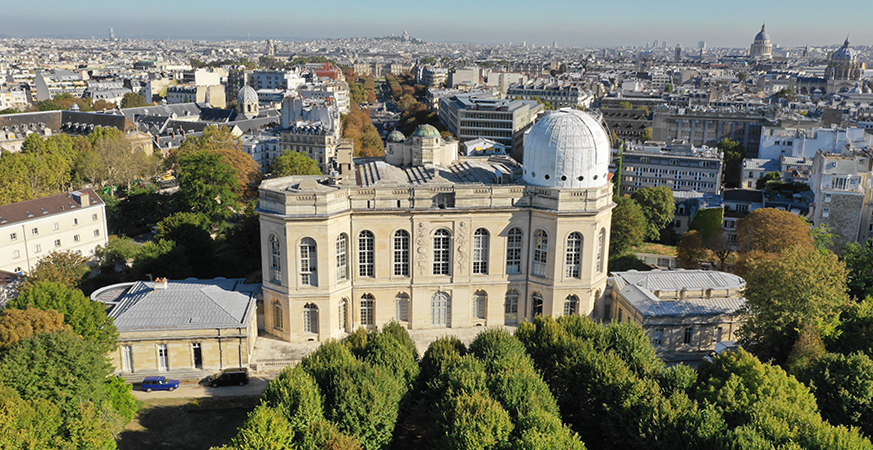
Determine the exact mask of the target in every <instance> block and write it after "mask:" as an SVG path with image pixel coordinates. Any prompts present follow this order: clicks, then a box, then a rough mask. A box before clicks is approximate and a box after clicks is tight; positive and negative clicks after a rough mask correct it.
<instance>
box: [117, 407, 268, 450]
mask: <svg viewBox="0 0 873 450" xmlns="http://www.w3.org/2000/svg"><path fill="white" fill-rule="evenodd" d="M259 401H260V396H251V397H212V398H158V399H149V400H145V401H143V408H142V410H140V412H139V413H138V414H137V415H136V417H135V418H134V419H133V420H132V421H131V422H130V423H129V424H128V425H127V427H125V429H124V431H123V432H122V433H121V434H120V435H119V436H118V448H119V450H146V449H174V450H205V449H209V448H210V447H214V446H220V445H224V444H226V443H228V442H229V441H230V439H231V438H233V437H234V436H235V435H236V430H237V428H238V427H240V426H241V425H242V424H243V422H245V420H246V418H247V417H248V414H249V412H251V411H252V410H253V409H254V408H255V405H257V404H258V402H259Z"/></svg>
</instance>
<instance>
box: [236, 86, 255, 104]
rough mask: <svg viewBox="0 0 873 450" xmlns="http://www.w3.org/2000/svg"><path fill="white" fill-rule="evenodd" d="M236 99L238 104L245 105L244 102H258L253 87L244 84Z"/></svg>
mask: <svg viewBox="0 0 873 450" xmlns="http://www.w3.org/2000/svg"><path fill="white" fill-rule="evenodd" d="M237 100H238V103H239V104H240V105H245V104H246V103H258V93H257V92H256V91H255V89H254V88H253V87H251V86H248V85H246V86H245V87H243V88H242V89H240V91H239V96H238V97H237Z"/></svg>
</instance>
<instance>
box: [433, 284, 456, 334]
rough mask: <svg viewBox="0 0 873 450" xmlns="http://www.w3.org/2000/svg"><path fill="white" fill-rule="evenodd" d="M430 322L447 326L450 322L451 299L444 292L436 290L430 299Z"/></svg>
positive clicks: (436, 325)
mask: <svg viewBox="0 0 873 450" xmlns="http://www.w3.org/2000/svg"><path fill="white" fill-rule="evenodd" d="M430 308H431V309H430V324H431V325H433V326H435V327H447V326H449V325H450V324H451V312H452V299H451V297H449V294H446V293H445V292H437V293H436V294H434V295H433V297H432V298H431V300H430Z"/></svg>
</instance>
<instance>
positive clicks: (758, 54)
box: [749, 24, 773, 59]
mask: <svg viewBox="0 0 873 450" xmlns="http://www.w3.org/2000/svg"><path fill="white" fill-rule="evenodd" d="M749 57H750V58H752V59H772V58H773V44H771V43H770V35H769V34H767V25H766V24H764V25H761V31H759V32H758V34H756V35H755V40H754V41H753V42H752V47H751V48H750V49H749Z"/></svg>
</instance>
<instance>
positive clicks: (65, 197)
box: [0, 188, 103, 226]
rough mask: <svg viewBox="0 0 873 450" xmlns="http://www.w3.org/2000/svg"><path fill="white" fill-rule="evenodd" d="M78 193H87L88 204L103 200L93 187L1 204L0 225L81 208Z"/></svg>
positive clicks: (98, 202) (91, 204) (98, 203)
mask: <svg viewBox="0 0 873 450" xmlns="http://www.w3.org/2000/svg"><path fill="white" fill-rule="evenodd" d="M80 194H88V198H89V205H88V206H93V205H101V204H103V200H102V199H101V198H100V196H98V195H97V193H96V192H94V190H93V189H91V188H85V189H80V190H78V191H75V192H67V193H64V194H58V195H52V196H49V197H43V198H37V199H33V200H27V201H23V202H18V203H12V204H9V205H2V206H0V226H5V225H8V224H11V223H16V222H25V221H28V220H30V219H34V218H42V217H47V216H50V215H52V214H60V213H63V212H67V211H70V210H72V209H76V208H83V206H82V205H81V203H80V200H79V198H81V197H80ZM77 197H79V198H77Z"/></svg>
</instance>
